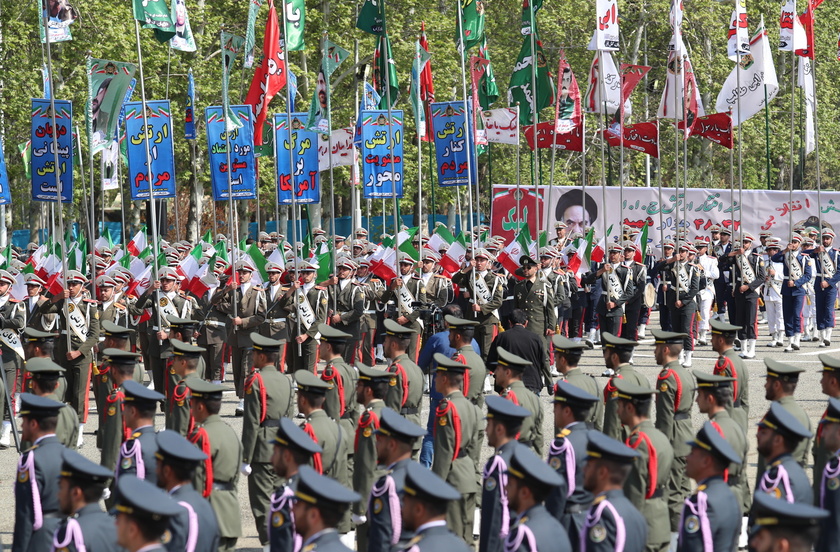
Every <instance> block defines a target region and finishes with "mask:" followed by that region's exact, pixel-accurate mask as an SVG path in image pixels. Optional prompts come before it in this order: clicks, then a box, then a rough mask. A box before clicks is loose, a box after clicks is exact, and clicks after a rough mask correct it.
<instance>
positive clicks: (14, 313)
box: [0, 270, 78, 425]
mask: <svg viewBox="0 0 840 552" xmlns="http://www.w3.org/2000/svg"><path fill="white" fill-rule="evenodd" d="M14 283H15V278H14V276H12V275H11V274H9V273H8V272H7V271H5V270H0V354H2V360H3V374H4V375H3V381H0V385H5V387H6V389H8V391H9V396H10V397H14V396H15V393H19V392H20V391H19V390H18V388H17V384H18V381H19V380H20V378H21V377H22V376H21V372H22V368H23V360H24V356H25V354H24V352H23V345H22V344H21V340H20V331H21V330H23V328H24V326H26V304H25V303H21V302H19V301H17V300H15V299H13V298H12V296H11V294H10V293H9V290H10V289H11V286H12V285H14ZM4 382H5V383H4ZM24 391H26V390H25V389H24ZM0 395H2V398H0V412H1V413H2V418H3V421H4V422H5V425H9V424H11V417H10V416H9V410H7V409H6V406H5V402H6V401H5V397H6V395H5V393H3V388H2V387H0ZM11 410H14V408H12V409H11ZM77 410H78V409H77Z"/></svg>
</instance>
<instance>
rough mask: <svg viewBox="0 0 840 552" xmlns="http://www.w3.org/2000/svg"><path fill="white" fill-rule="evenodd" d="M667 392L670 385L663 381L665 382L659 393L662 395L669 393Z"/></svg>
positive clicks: (661, 385)
mask: <svg viewBox="0 0 840 552" xmlns="http://www.w3.org/2000/svg"><path fill="white" fill-rule="evenodd" d="M667 391H668V384H667V383H665V382H664V381H663V382H662V383H661V384H660V385H659V392H660V393H665V392H667Z"/></svg>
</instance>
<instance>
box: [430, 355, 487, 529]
mask: <svg viewBox="0 0 840 552" xmlns="http://www.w3.org/2000/svg"><path fill="white" fill-rule="evenodd" d="M434 359H435V361H436V362H437V365H438V368H437V374H436V376H435V386H436V387H437V391H438V392H439V393H440V394H441V395H443V399H441V401H440V403H439V404H438V407H437V410H436V412H435V432H434V437H435V439H434V447H435V457H434V462H433V463H432V471H433V472H434V473H435V474H437V475H438V476H439V477H441V478H442V479H444V480H445V481H446V482H448V483H449V484H451V485H452V486H454V487H455V488H456V489H457V490H458V492H460V493H461V496H460V498H459V500H453V501H451V502H449V504H448V506H447V516H446V519H447V523H448V525H449V527H451V528H452V530H453V531H454V532H455V534H456V535H459V536H461V538H463V539H464V540H465V541H470V542H471V539H472V535H473V519H474V516H475V504H476V496H475V495H476V493H477V492H478V488H477V487H478V481H477V479H476V468H475V463H474V460H473V459H472V458H473V456H472V455H473V449H474V448H475V447H480V446H481V443H479V442H476V441H477V439H476V427H477V426H478V424H479V423H480V420H481V416H482V414H481V410H480V409H479V408H478V407H477V406H475V405H474V404H472V403H471V402H470V401H469V400H467V398H466V397H464V394H463V392H462V391H461V389H463V385H464V372H465V371H466V370H468V367H467V366H466V365H464V364H461V363H460V362H457V361H454V360H452V359H449V358H447V357H446V356H444V355H442V354H440V353H435V356H434Z"/></svg>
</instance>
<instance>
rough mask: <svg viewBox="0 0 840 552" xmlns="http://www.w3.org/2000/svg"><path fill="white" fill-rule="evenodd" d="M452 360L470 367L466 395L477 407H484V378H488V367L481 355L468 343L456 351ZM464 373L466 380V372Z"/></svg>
mask: <svg viewBox="0 0 840 552" xmlns="http://www.w3.org/2000/svg"><path fill="white" fill-rule="evenodd" d="M452 360H457V361H458V362H461V363H463V364H466V365H467V366H469V367H470V369H469V386H468V387H467V388H466V389H464V395H466V397H467V399H468V400H469V401H470V402H471V403H473V404H474V405H476V406H477V407H479V408H484V380H485V379H486V378H487V367H486V366H485V364H484V361H483V360H481V356H480V355H478V354H477V353H476V352H475V351H474V350H473V348H472V345H466V346H464V347H461V348H460V349H458V350H457V351H455V354H454V355H452ZM464 374H465V375H464V381H466V378H467V375H466V372H465V373H464Z"/></svg>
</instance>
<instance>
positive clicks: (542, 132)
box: [524, 121, 583, 151]
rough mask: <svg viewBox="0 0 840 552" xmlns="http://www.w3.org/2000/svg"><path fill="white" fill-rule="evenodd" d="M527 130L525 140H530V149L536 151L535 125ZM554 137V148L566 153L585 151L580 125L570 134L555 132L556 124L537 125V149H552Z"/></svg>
mask: <svg viewBox="0 0 840 552" xmlns="http://www.w3.org/2000/svg"><path fill="white" fill-rule="evenodd" d="M524 128H525V139H526V140H528V147H529V148H531V151H534V125H528V126H526V127H524ZM552 137H554V140H553V143H554V148H556V149H558V150H564V151H583V125H578V126H576V127H574V128H572V130H571V131H570V132H563V133H560V134H558V133H557V132H556V131H555V124H554V123H553V122H551V121H546V122H545V123H539V124H538V125H537V147H538V148H540V149H550V148H551V147H552Z"/></svg>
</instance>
